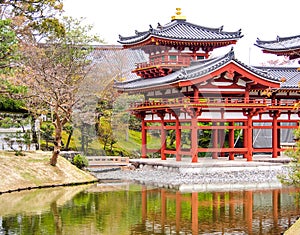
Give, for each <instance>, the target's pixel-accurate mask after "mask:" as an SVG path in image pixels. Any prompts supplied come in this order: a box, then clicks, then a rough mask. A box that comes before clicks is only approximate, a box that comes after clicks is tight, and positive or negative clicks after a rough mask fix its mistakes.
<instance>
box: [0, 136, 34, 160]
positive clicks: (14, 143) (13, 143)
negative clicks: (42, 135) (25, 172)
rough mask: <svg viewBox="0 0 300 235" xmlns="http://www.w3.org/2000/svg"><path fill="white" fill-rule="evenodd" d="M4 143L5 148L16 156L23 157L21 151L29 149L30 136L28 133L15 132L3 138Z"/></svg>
mask: <svg viewBox="0 0 300 235" xmlns="http://www.w3.org/2000/svg"><path fill="white" fill-rule="evenodd" d="M4 141H5V142H6V144H7V146H8V147H10V149H11V150H13V151H14V152H15V155H16V156H25V154H24V153H23V151H24V150H25V149H26V148H27V149H30V144H31V135H30V132H29V131H26V132H21V131H17V132H15V133H12V134H8V135H6V136H5V137H4Z"/></svg>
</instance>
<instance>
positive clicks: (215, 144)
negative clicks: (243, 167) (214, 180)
mask: <svg viewBox="0 0 300 235" xmlns="http://www.w3.org/2000/svg"><path fill="white" fill-rule="evenodd" d="M212 125H213V126H217V125H218V123H216V122H213V123H212ZM218 131H219V130H218V129H213V130H212V135H213V136H212V139H213V148H214V149H217V148H218V143H219V141H218ZM212 158H213V159H218V152H216V151H214V152H213V153H212Z"/></svg>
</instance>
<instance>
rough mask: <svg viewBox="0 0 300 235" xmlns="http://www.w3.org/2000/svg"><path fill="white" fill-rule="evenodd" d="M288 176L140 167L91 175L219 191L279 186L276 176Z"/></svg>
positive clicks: (273, 170) (282, 171)
mask: <svg viewBox="0 0 300 235" xmlns="http://www.w3.org/2000/svg"><path fill="white" fill-rule="evenodd" d="M286 174H288V167H287V166H286V165H282V166H276V167H275V166H274V167H270V168H259V167H239V168H238V169H237V168H232V169H231V170H230V168H221V167H220V168H217V169H215V170H214V171H212V170H207V169H206V170H205V169H202V170H200V171H198V172H195V171H189V170H185V171H178V170H174V171H172V170H171V171H170V170H169V171H166V170H164V169H154V168H148V167H144V168H142V169H140V168H138V169H135V170H109V169H107V170H103V169H102V172H95V173H94V175H95V176H96V177H97V178H98V179H99V180H100V181H101V180H124V181H132V182H136V183H140V184H146V185H152V186H158V187H167V188H179V187H180V186H182V185H222V188H224V189H225V188H226V187H227V188H232V185H245V187H247V185H252V186H253V185H256V186H257V185H258V184H262V185H264V187H265V186H266V185H268V184H273V185H274V184H275V185H277V186H279V185H281V183H280V181H279V179H278V175H286Z"/></svg>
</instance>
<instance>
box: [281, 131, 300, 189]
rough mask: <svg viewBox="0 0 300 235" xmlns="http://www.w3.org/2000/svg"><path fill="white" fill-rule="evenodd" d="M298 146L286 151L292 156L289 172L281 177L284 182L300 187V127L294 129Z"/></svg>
mask: <svg viewBox="0 0 300 235" xmlns="http://www.w3.org/2000/svg"><path fill="white" fill-rule="evenodd" d="M294 135H295V140H296V146H295V148H293V149H289V150H286V151H285V154H286V155H287V156H288V157H290V158H291V162H290V165H289V173H288V174H287V175H280V176H279V179H280V180H281V182H282V183H283V184H286V185H293V186H296V187H300V128H298V129H297V130H295V131H294Z"/></svg>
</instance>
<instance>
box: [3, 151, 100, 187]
mask: <svg viewBox="0 0 300 235" xmlns="http://www.w3.org/2000/svg"><path fill="white" fill-rule="evenodd" d="M50 157H51V152H39V151H38V152H30V153H29V152H26V156H15V155H14V153H13V152H6V151H0V178H1V181H0V193H3V192H7V191H15V190H20V189H26V188H36V187H45V186H46V187H47V186H49V187H51V186H55V185H67V184H71V185H72V184H80V183H84V182H92V181H96V180H97V179H96V178H95V177H94V176H92V175H91V174H89V173H88V172H85V171H81V170H80V169H78V168H77V167H76V166H74V165H72V164H71V163H70V162H69V161H67V160H66V159H64V158H63V157H59V158H58V162H57V165H56V166H55V167H53V166H51V165H50V164H49V159H50Z"/></svg>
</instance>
